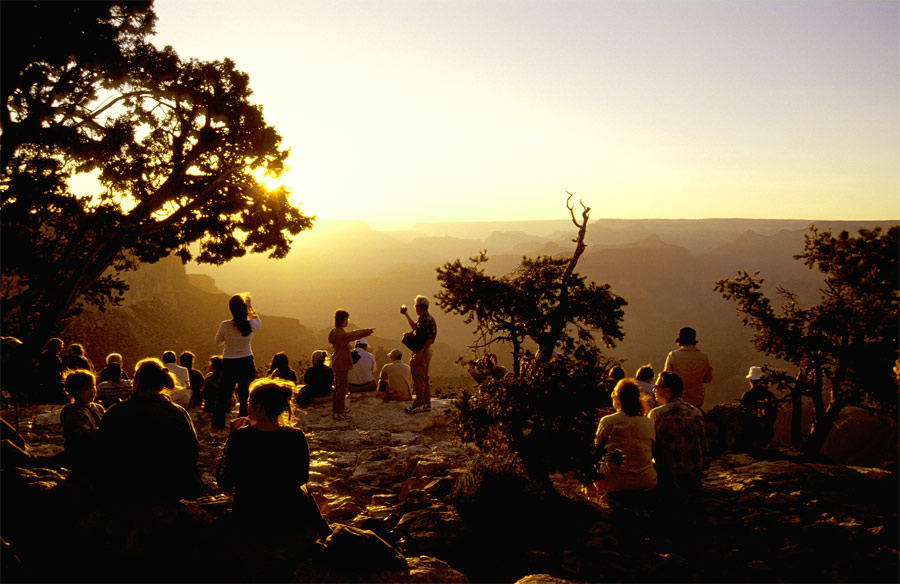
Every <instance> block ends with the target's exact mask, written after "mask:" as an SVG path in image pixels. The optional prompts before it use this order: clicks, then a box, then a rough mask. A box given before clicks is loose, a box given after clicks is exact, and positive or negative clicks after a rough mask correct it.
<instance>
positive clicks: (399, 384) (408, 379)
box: [378, 349, 413, 401]
mask: <svg viewBox="0 0 900 584" xmlns="http://www.w3.org/2000/svg"><path fill="white" fill-rule="evenodd" d="M388 357H390V359H391V362H390V363H388V364H387V365H385V366H384V367H382V368H381V375H380V376H379V380H380V382H379V385H378V390H379V391H383V392H385V393H386V394H387V398H388V399H392V400H395V401H409V400H411V399H412V385H413V381H412V370H411V369H410V368H409V365H407V364H406V363H404V362H403V353H401V352H400V349H394V350H393V351H391V352H390V353H388Z"/></svg>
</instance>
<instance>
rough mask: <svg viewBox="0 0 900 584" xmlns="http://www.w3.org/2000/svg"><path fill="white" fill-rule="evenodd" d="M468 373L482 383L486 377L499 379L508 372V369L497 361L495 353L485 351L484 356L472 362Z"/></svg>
mask: <svg viewBox="0 0 900 584" xmlns="http://www.w3.org/2000/svg"><path fill="white" fill-rule="evenodd" d="M469 374H470V375H471V376H472V378H473V379H475V381H477V382H478V383H482V382H483V381H485V380H486V379H493V380H495V381H499V380H501V379H503V378H504V377H506V376H507V375H508V374H509V370H507V369H506V367H504V366H503V365H499V364H498V363H497V355H495V354H494V353H486V354H485V355H484V357H482V358H481V359H478V360H477V361H475V362H474V363H473V366H472V367H471V368H470V370H469Z"/></svg>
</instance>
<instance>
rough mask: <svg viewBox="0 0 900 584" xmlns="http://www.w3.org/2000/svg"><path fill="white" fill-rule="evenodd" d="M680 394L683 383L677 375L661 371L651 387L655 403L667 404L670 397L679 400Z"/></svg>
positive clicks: (682, 389)
mask: <svg viewBox="0 0 900 584" xmlns="http://www.w3.org/2000/svg"><path fill="white" fill-rule="evenodd" d="M682 393H684V382H683V381H681V377H679V376H678V374H677V373H673V372H671V371H663V372H662V373H660V374H659V377H657V378H656V385H655V386H654V387H653V395H655V396H656V401H658V402H660V403H668V401H669V398H670V397H678V398H680V397H681V394H682Z"/></svg>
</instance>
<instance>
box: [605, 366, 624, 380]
mask: <svg viewBox="0 0 900 584" xmlns="http://www.w3.org/2000/svg"><path fill="white" fill-rule="evenodd" d="M608 376H609V378H610V379H612V380H613V381H619V380H620V379H624V378H625V370H624V369H622V368H621V367H619V366H618V365H616V366H615V367H613V368H612V369H610V370H609V375H608Z"/></svg>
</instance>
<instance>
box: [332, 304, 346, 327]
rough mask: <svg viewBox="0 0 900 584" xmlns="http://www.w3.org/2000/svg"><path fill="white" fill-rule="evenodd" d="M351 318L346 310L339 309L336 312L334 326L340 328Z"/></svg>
mask: <svg viewBox="0 0 900 584" xmlns="http://www.w3.org/2000/svg"><path fill="white" fill-rule="evenodd" d="M349 318H350V313H349V312H347V311H346V310H344V309H343V308H338V309H337V310H335V311H334V326H336V327H339V328H340V326H341V325H342V324H344V321H345V320H347V319H349Z"/></svg>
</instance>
